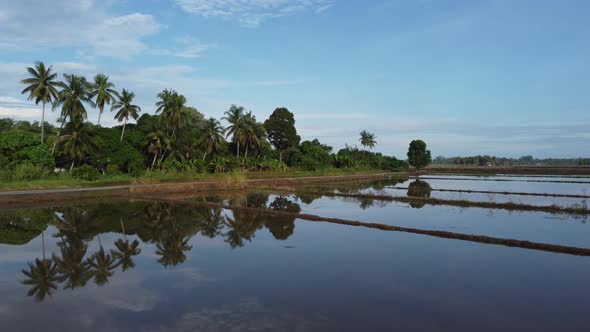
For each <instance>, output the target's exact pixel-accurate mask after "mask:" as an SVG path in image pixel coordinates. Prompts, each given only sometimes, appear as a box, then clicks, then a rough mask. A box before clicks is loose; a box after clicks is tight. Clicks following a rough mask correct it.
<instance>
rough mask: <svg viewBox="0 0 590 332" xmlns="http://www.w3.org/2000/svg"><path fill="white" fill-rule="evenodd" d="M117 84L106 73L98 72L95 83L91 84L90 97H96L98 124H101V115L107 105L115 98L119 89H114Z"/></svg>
mask: <svg viewBox="0 0 590 332" xmlns="http://www.w3.org/2000/svg"><path fill="white" fill-rule="evenodd" d="M114 87H115V84H114V83H112V82H109V77H108V76H107V75H105V74H97V75H96V76H94V83H92V84H91V85H90V96H89V97H90V98H96V99H95V102H96V106H98V110H99V113H98V125H99V126H100V117H101V115H102V112H103V111H104V107H105V105H108V104H110V103H111V102H113V101H114V100H115V96H116V95H117V91H115V90H114Z"/></svg>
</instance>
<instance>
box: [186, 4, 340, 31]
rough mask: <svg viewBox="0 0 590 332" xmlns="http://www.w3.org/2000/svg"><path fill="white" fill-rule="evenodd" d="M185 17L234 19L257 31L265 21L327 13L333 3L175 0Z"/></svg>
mask: <svg viewBox="0 0 590 332" xmlns="http://www.w3.org/2000/svg"><path fill="white" fill-rule="evenodd" d="M175 1H176V4H178V6H180V8H182V9H183V10H184V11H186V12H188V13H193V14H198V15H201V16H203V17H221V18H225V19H236V20H238V22H239V23H240V24H241V25H242V26H246V27H257V26H259V25H260V24H261V23H263V22H264V21H267V20H269V19H273V18H279V17H283V16H287V15H292V14H295V13H299V12H304V11H312V12H314V13H316V14H319V13H322V12H324V11H326V10H328V9H329V8H330V7H332V6H333V5H334V0H175Z"/></svg>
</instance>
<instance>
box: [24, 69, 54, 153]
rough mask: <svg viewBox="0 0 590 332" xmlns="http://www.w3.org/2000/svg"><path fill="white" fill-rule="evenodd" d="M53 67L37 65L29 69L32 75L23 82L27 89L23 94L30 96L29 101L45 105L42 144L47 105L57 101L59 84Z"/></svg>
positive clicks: (42, 121)
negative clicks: (52, 69)
mask: <svg viewBox="0 0 590 332" xmlns="http://www.w3.org/2000/svg"><path fill="white" fill-rule="evenodd" d="M51 68H52V66H49V67H45V64H44V63H43V62H37V63H35V67H28V68H27V71H28V72H29V74H30V75H31V77H29V78H25V79H24V80H22V81H21V83H22V84H25V85H26V87H25V88H24V89H23V91H22V92H21V93H22V94H29V97H28V100H35V104H39V103H42V104H43V113H42V115H41V143H43V137H44V135H45V104H47V103H51V102H52V101H54V100H56V99H57V95H58V92H57V88H56V87H57V86H58V84H59V83H58V82H57V81H56V80H55V78H56V77H57V74H56V73H52V72H51Z"/></svg>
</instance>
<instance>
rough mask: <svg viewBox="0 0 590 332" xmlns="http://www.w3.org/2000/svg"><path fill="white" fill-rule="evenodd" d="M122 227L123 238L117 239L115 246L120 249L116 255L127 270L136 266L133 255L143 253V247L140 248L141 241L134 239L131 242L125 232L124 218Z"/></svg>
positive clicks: (124, 269)
mask: <svg viewBox="0 0 590 332" xmlns="http://www.w3.org/2000/svg"><path fill="white" fill-rule="evenodd" d="M121 229H122V231H123V238H122V239H118V240H117V241H115V247H117V250H118V251H117V252H115V253H114V256H115V257H117V259H118V264H119V265H121V268H122V269H123V271H127V270H128V269H132V268H134V267H135V263H134V262H133V256H137V255H139V254H140V253H141V249H140V248H139V241H137V240H134V241H133V242H131V243H129V240H128V239H127V235H126V234H125V225H124V224H123V219H121Z"/></svg>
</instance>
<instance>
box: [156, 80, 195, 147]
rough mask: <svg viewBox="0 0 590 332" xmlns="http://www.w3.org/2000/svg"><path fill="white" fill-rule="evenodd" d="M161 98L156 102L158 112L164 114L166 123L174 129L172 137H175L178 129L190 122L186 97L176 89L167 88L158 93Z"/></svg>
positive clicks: (163, 117)
mask: <svg viewBox="0 0 590 332" xmlns="http://www.w3.org/2000/svg"><path fill="white" fill-rule="evenodd" d="M158 98H160V100H159V101H158V102H156V106H157V109H156V113H157V114H162V119H163V120H164V124H165V125H166V127H167V128H168V129H172V133H171V135H170V137H175V135H176V130H177V129H179V128H183V127H184V126H185V125H186V124H187V122H188V113H187V112H186V110H185V108H186V98H185V97H184V96H183V95H181V94H179V93H178V92H176V91H174V90H168V89H165V90H164V91H162V92H160V93H158Z"/></svg>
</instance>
